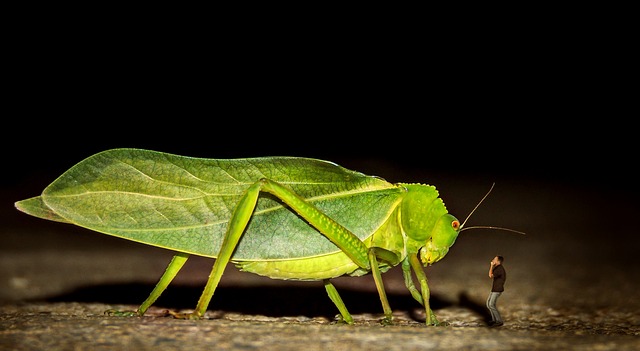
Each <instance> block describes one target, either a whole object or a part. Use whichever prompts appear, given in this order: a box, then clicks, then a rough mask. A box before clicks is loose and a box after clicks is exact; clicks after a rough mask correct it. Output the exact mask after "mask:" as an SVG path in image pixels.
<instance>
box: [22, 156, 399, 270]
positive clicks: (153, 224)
mask: <svg viewBox="0 0 640 351" xmlns="http://www.w3.org/2000/svg"><path fill="white" fill-rule="evenodd" d="M260 178H268V179H271V180H274V181H277V182H279V183H281V184H283V185H285V186H287V187H289V188H290V189H292V190H293V191H294V192H295V193H297V194H298V195H300V196H301V197H303V198H305V199H307V200H308V201H310V202H311V203H313V204H314V205H315V206H317V207H318V208H319V209H320V210H321V211H323V212H324V213H326V214H327V215H328V216H329V217H331V218H333V219H334V220H336V221H337V222H338V223H340V224H342V225H343V226H345V227H346V228H347V229H349V230H351V231H352V232H353V233H354V234H356V235H357V236H358V237H360V238H361V239H365V238H367V237H368V236H370V235H371V234H372V233H373V232H374V231H375V230H376V229H377V228H378V227H380V225H381V224H382V223H384V221H385V220H386V219H387V218H388V217H389V216H390V215H391V213H392V212H393V210H394V208H395V207H396V205H397V204H398V202H399V199H400V197H401V196H402V189H401V188H399V187H396V186H395V185H393V184H390V183H388V182H386V181H385V180H383V179H381V178H378V177H372V176H366V175H364V174H362V173H359V172H355V171H351V170H348V169H345V168H343V167H340V166H338V165H336V164H334V163H332V162H327V161H322V160H316V159H309V158H299V157H261V158H245V159H203V158H193V157H184V156H178V155H172V154H167V153H162V152H156V151H149V150H140V149H113V150H107V151H104V152H101V153H98V154H95V155H93V156H91V157H89V158H87V159H85V160H83V161H81V162H80V163H78V164H77V165H75V166H73V167H72V168H70V169H69V170H68V171H66V172H65V173H64V174H62V175H61V176H60V177H59V178H58V179H56V180H55V181H54V182H53V183H52V184H50V185H49V186H48V187H47V188H46V189H45V190H44V191H43V193H42V195H41V196H39V197H35V198H31V199H27V200H23V201H20V202H18V203H16V207H17V208H18V209H20V210H22V211H24V212H26V213H28V214H31V215H34V216H36V217H40V218H45V219H50V220H54V221H59V222H68V223H73V224H76V225H78V226H82V227H85V228H88V229H91V230H94V231H98V232H101V233H105V234H109V235H114V236H118V237H121V238H125V239H129V240H133V241H137V242H141V243H145V244H149V245H154V246H158V247H163V248H167V249H172V250H176V251H181V252H186V253H191V254H196V255H201V256H208V257H215V256H216V254H217V252H218V251H219V249H220V245H221V243H222V240H223V237H224V234H225V232H226V229H227V224H228V222H229V219H230V217H231V215H232V213H233V210H234V208H235V206H236V204H237V203H238V200H239V199H240V197H241V196H242V195H243V193H244V191H245V190H246V189H247V188H248V187H249V186H250V185H251V184H253V183H254V182H256V181H258V180H259V179H260ZM337 251H339V249H338V248H337V247H336V246H335V245H334V244H333V243H331V242H330V241H329V240H327V239H326V238H325V237H324V236H323V235H322V234H320V233H319V232H317V231H316V230H315V229H314V228H313V227H311V226H310V225H309V224H308V223H306V221H304V220H303V219H301V218H300V217H299V216H298V215H297V214H295V213H294V212H293V211H291V210H290V209H289V208H287V207H283V205H282V204H281V202H280V201H278V199H276V198H275V197H274V196H272V195H270V194H267V193H263V194H261V196H260V198H259V199H258V204H257V207H256V210H255V212H254V215H253V217H252V219H251V221H250V223H249V225H248V227H247V229H246V231H245V234H244V236H243V237H242V239H241V241H240V243H239V244H238V247H237V249H236V251H235V253H234V256H233V259H234V260H235V261H242V260H260V259H293V258H298V257H310V256H316V255H322V254H327V253H331V252H337Z"/></svg>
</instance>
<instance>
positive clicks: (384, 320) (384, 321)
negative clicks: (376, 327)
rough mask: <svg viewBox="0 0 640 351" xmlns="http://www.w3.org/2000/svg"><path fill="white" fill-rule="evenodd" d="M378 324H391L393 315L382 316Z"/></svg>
mask: <svg viewBox="0 0 640 351" xmlns="http://www.w3.org/2000/svg"><path fill="white" fill-rule="evenodd" d="M380 324H382V325H392V324H393V316H384V318H382V319H381V320H380Z"/></svg>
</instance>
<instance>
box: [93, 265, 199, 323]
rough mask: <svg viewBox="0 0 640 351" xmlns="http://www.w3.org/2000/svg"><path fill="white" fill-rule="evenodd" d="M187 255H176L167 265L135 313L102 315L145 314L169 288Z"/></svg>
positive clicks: (127, 315)
mask: <svg viewBox="0 0 640 351" xmlns="http://www.w3.org/2000/svg"><path fill="white" fill-rule="evenodd" d="M188 258H189V255H188V254H186V253H178V254H176V255H175V256H173V258H172V259H171V262H169V265H168V266H167V268H166V269H165V271H164V273H163V274H162V276H161V277H160V280H159V281H158V283H157V284H156V286H155V288H153V290H152V291H151V294H149V297H147V299H146V300H144V302H142V304H141V305H140V307H138V310H137V311H117V310H107V311H105V312H104V313H105V314H108V315H112V316H126V317H129V316H136V315H137V316H143V315H144V314H145V312H147V310H148V309H149V307H151V305H153V303H154V302H156V300H157V299H158V298H159V297H160V295H161V294H162V292H163V291H164V290H165V289H166V288H167V286H169V284H170V283H171V281H172V280H173V278H175V276H176V275H177V274H178V272H179V271H180V269H181V268H182V266H184V263H185V262H187V259H188Z"/></svg>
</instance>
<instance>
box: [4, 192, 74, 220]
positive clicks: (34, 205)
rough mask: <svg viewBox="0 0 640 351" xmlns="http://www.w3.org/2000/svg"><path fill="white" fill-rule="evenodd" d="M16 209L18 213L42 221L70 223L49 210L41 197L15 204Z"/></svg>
mask: <svg viewBox="0 0 640 351" xmlns="http://www.w3.org/2000/svg"><path fill="white" fill-rule="evenodd" d="M16 208H17V209H19V210H20V211H22V212H24V213H27V214H30V215H32V216H35V217H39V218H42V219H48V220H50V221H56V222H64V223H70V222H69V221H67V220H66V219H64V218H62V217H60V216H58V215H57V214H56V213H55V211H53V210H52V209H50V208H49V206H47V205H46V204H45V203H44V201H42V197H41V196H36V197H32V198H29V199H26V200H22V201H18V202H16Z"/></svg>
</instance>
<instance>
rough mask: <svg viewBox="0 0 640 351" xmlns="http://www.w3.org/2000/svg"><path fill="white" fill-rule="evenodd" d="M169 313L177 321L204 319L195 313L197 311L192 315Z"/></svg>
mask: <svg viewBox="0 0 640 351" xmlns="http://www.w3.org/2000/svg"><path fill="white" fill-rule="evenodd" d="M168 312H169V314H170V315H171V316H173V318H176V319H189V320H196V319H202V317H203V316H201V315H200V314H199V313H198V312H195V311H194V312H191V313H178V312H172V311H168Z"/></svg>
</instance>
